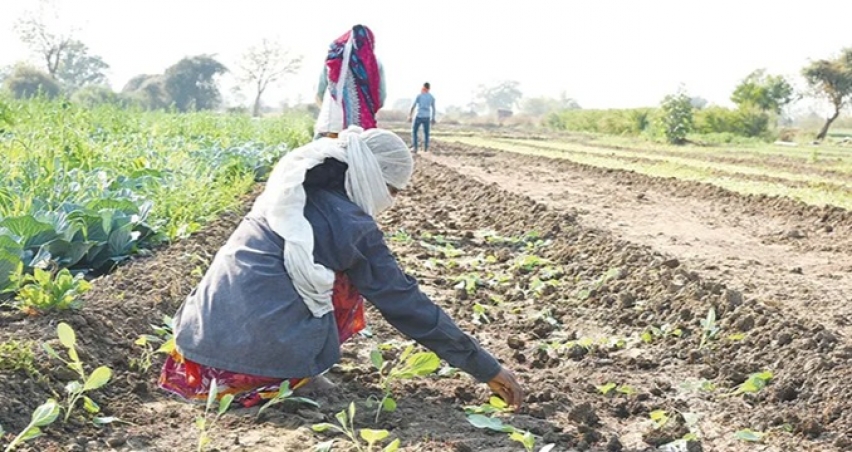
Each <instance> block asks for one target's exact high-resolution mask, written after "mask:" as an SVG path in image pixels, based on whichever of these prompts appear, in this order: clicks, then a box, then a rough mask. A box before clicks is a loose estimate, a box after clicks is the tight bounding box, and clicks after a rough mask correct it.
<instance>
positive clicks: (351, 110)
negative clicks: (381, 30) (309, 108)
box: [326, 25, 381, 129]
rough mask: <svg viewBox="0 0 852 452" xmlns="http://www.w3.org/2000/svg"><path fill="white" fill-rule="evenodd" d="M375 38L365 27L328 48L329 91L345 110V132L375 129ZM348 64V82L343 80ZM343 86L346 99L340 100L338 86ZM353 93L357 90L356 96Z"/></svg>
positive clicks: (354, 28) (376, 72)
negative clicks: (348, 48)
mask: <svg viewBox="0 0 852 452" xmlns="http://www.w3.org/2000/svg"><path fill="white" fill-rule="evenodd" d="M350 39H351V40H352V50H351V52H350V55H349V61H348V62H344V61H343V58H344V53H345V49H346V44H347V42H349V40H350ZM374 46H375V37H374V36H373V32H372V31H370V29H369V28H367V27H365V26H364V25H356V26H354V27H352V30H350V31H348V32H346V34H344V35H343V36H341V37H339V38H337V39H335V40H334V42H332V43H331V46H330V47H329V49H328V57H327V58H326V66H327V67H328V89H329V91H330V94H331V96H332V98H334V99H335V100H337V101H338V102H340V104H341V105H342V107H343V129H346V128H347V127H349V126H350V125H356V126H360V127H361V128H363V129H372V128H375V127H376V112H378V111H379V107H380V106H381V105H380V95H379V83H380V79H379V77H380V76H379V63H378V60H376V55H375V54H374V53H373V49H374ZM347 63H348V76H347V80H342V81H341V80H340V76H341V73H342V72H343V71H342V69H343V68H344V64H347ZM341 82H342V83H343V98H342V99H338V98H337V90H338V84H339V83H341ZM352 91H355V92H354V93H353V92H352Z"/></svg>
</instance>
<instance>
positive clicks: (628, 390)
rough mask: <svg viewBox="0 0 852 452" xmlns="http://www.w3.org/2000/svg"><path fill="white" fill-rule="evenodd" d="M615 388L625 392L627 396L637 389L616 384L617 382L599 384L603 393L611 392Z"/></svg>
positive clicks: (617, 390) (619, 391) (620, 392)
mask: <svg viewBox="0 0 852 452" xmlns="http://www.w3.org/2000/svg"><path fill="white" fill-rule="evenodd" d="M613 389H614V390H615V391H616V392H618V393H619V394H624V395H626V396H631V395H633V394H636V390H635V389H633V388H632V387H631V386H628V385H616V384H615V383H607V384H605V385H603V386H598V391H600V393H601V394H603V395H607V394H609V393H610V392H612V390H613Z"/></svg>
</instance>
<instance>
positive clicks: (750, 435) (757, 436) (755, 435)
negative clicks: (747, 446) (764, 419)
mask: <svg viewBox="0 0 852 452" xmlns="http://www.w3.org/2000/svg"><path fill="white" fill-rule="evenodd" d="M735 436H736V438H737V439H738V440H740V441H746V442H749V443H760V442H763V437H764V436H766V434H765V433H763V432H755V431H754V430H751V429H747V428H746V429H742V430H740V431H738V432H737V433H736V435H735Z"/></svg>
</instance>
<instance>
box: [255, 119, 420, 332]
mask: <svg viewBox="0 0 852 452" xmlns="http://www.w3.org/2000/svg"><path fill="white" fill-rule="evenodd" d="M364 135H366V136H368V138H367V139H366V140H367V141H370V142H373V143H375V144H373V146H374V147H376V148H377V149H376V151H378V149H379V148H381V151H379V152H375V153H374V150H371V149H370V147H369V146H368V145H367V142H366V141H365V139H364ZM397 141H398V143H397ZM377 154H378V155H377ZM327 158H333V159H336V160H339V161H341V162H344V163H346V164H347V165H348V169H347V171H346V181H345V186H346V193H347V195H348V196H349V199H350V200H352V202H354V203H355V204H357V205H358V206H359V207H361V209H363V210H364V212H366V213H367V214H369V215H370V216H372V217H374V218H375V217H376V215H378V214H379V213H380V212H382V211H383V210H385V209H387V208H389V207H390V206H392V205H393V197H392V196H391V194H390V192H389V190H388V184H390V185H392V186H394V187H395V188H398V189H402V188H405V185H407V184H408V181H409V179H410V178H411V173H412V170H413V161H412V159H411V155H410V153H409V151H408V149H407V148H406V147H405V145H404V143H403V142H402V140H401V139H400V138H399V137H397V136H396V135H394V134H392V133H391V132H388V131H384V130H378V129H372V130H370V131H368V132H363V130H362V129H361V128H359V127H354V126H353V127H349V128H348V129H346V130H345V131H344V132H343V133H342V134H341V135H340V138H339V139H332V138H323V139H320V140H317V141H314V142H312V143H310V144H307V145H305V146H303V147H301V148H299V149H296V150H294V151H292V152H290V153H288V154H287V155H285V156H284V157H283V158H282V159H281V160H280V161H279V162H278V164H277V165H276V166H275V168H274V169H273V171H272V174H271V175H270V178H269V181H268V183H267V185H266V188H265V190H264V191H263V193H262V194H261V195H260V196H259V197H258V199H257V202H256V203H255V205H254V207H253V208H252V212H253V213H255V214H260V215H261V216H262V217H264V218H265V219H266V220H267V222H268V223H269V226H270V227H271V228H272V230H273V231H275V233H276V234H278V235H279V236H281V237H282V238H283V239H284V242H285V243H284V265H285V267H286V268H287V272H288V274H289V275H290V278H291V279H292V281H293V284H294V286H295V287H296V290H297V291H298V292H299V295H301V297H302V299H303V300H304V302H305V304H306V305H307V307H308V309H310V311H311V313H312V314H313V315H314V316H315V317H322V316H323V315H325V314H327V313H329V312H331V311H333V310H334V306H333V305H332V301H331V295H332V289H333V287H334V272H333V271H332V270H330V269H328V268H326V267H324V266H323V265H321V264H319V263H317V262H315V261H314V234H313V228H312V227H311V224H310V223H309V222H308V220H307V218H305V215H304V210H305V202H306V199H307V198H306V194H305V188H304V186H303V185H302V184H303V183H304V181H305V173H307V171H308V170H309V169H311V168H313V167H315V166H317V165H319V164H321V163H323V162H324V161H325V159H327ZM379 160H381V162H380V161H379Z"/></svg>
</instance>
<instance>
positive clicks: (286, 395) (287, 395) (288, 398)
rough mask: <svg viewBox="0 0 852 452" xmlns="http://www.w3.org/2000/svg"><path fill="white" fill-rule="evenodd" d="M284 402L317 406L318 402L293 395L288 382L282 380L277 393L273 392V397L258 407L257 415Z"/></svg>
mask: <svg viewBox="0 0 852 452" xmlns="http://www.w3.org/2000/svg"><path fill="white" fill-rule="evenodd" d="M284 402H296V403H304V404H305V405H311V406H314V407H317V408H319V403H317V402H315V401H313V400H311V399H308V398H305V397H293V390H292V389H290V382H289V381H287V380H284V382H283V383H281V386H280V387H279V388H278V394H275V397H273V398H271V399H269V401H268V402H266V404H264V405H263V406H262V407H260V410H258V411H257V417H260V415H261V414H262V413H263V412H264V411H266V409H267V408H269V407H271V406H275V405H278V404H280V403H284Z"/></svg>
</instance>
